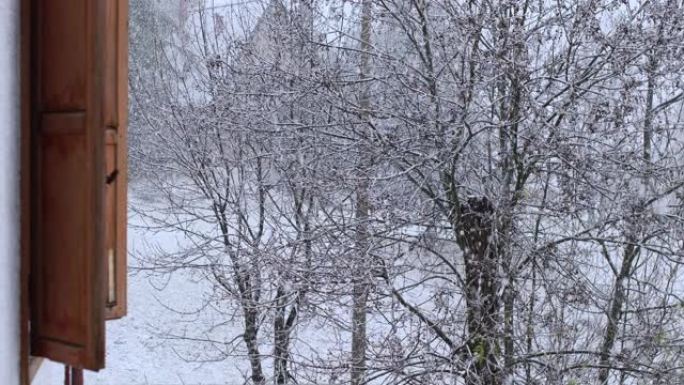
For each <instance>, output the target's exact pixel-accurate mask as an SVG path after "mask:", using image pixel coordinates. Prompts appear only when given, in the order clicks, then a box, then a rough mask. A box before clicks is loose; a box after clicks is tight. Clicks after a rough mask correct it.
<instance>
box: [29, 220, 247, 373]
mask: <svg viewBox="0 0 684 385" xmlns="http://www.w3.org/2000/svg"><path fill="white" fill-rule="evenodd" d="M134 220H135V218H132V221H134ZM168 242H173V238H172V237H170V236H161V237H160V236H159V235H157V236H156V237H154V238H150V237H149V234H145V233H144V232H143V231H140V230H136V228H135V227H131V228H130V230H129V251H131V252H132V253H138V252H144V250H145V249H147V248H148V247H151V246H152V245H156V244H160V243H161V244H164V243H168ZM130 263H131V264H132V265H134V264H135V262H134V261H130ZM158 284H159V285H158ZM204 289H205V287H203V286H202V285H201V284H199V283H197V282H195V281H193V280H191V279H189V278H188V279H183V277H180V276H176V277H175V278H174V279H173V281H172V282H169V284H167V285H164V286H163V288H162V286H161V282H156V281H155V280H154V279H149V278H148V276H147V275H146V274H144V273H138V274H132V275H129V281H128V290H129V295H128V307H129V308H128V315H127V316H126V317H125V318H123V319H121V320H117V321H109V322H107V358H106V365H107V367H106V369H104V370H102V371H100V372H98V373H93V372H88V373H87V374H86V379H85V380H86V383H87V384H88V385H120V384H121V385H123V384H128V385H137V384H149V385H172V384H179V385H180V384H184V385H185V384H187V385H199V384H204V385H208V384H212V385H213V384H225V385H238V384H242V383H243V381H242V374H241V373H240V371H239V370H238V369H237V368H236V364H237V363H236V362H235V361H233V362H231V361H230V360H224V361H221V362H209V363H202V364H199V363H197V362H188V361H186V360H184V359H183V358H182V357H181V356H179V354H180V352H178V350H177V349H178V344H176V343H171V342H169V341H165V340H164V339H162V338H160V337H159V334H158V332H160V331H163V330H164V328H165V327H166V326H168V325H174V324H177V323H178V322H179V317H180V316H179V314H178V313H177V312H175V311H173V310H171V308H175V309H179V308H181V309H182V308H185V309H192V308H193V307H194V306H195V305H196V304H198V303H200V302H201V297H202V294H203V290H204ZM196 322H197V323H198V324H202V319H196ZM63 383H64V367H63V366H62V365H58V364H54V363H45V364H44V365H43V366H42V367H41V369H40V371H39V372H38V375H37V377H36V380H35V381H34V385H62V384H63Z"/></svg>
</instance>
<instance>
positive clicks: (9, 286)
mask: <svg viewBox="0 0 684 385" xmlns="http://www.w3.org/2000/svg"><path fill="white" fill-rule="evenodd" d="M19 20H20V19H19V0H0V381H1V382H2V383H3V384H8V385H19V232H18V229H19V128H20V126H19V107H20V106H19Z"/></svg>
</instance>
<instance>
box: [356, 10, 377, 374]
mask: <svg viewBox="0 0 684 385" xmlns="http://www.w3.org/2000/svg"><path fill="white" fill-rule="evenodd" d="M371 11H372V2H371V0H364V1H363V4H362V9H361V51H362V52H361V61H360V63H359V73H360V77H361V79H367V78H368V75H369V72H370V49H371V45H370V38H371V16H372V15H371ZM359 107H360V109H361V113H360V116H361V120H362V121H368V120H369V109H370V95H369V93H368V91H367V88H365V89H364V91H362V92H361V95H360V98H359ZM364 140H365V139H364V138H359V143H361V145H360V146H359V166H358V167H357V172H358V181H357V185H356V212H355V217H356V252H357V256H358V260H357V263H356V267H357V269H356V273H355V274H354V284H353V288H352V297H353V305H352V307H353V309H352V346H351V385H361V384H364V383H365V381H366V348H367V335H366V327H367V325H366V312H367V308H368V292H369V290H370V283H369V281H368V280H369V277H368V270H369V268H370V264H369V263H368V261H369V255H368V248H369V239H368V218H369V215H370V200H369V191H368V190H369V183H368V177H369V174H370V168H371V164H372V159H371V155H370V153H369V151H370V150H371V149H370V146H368V145H364Z"/></svg>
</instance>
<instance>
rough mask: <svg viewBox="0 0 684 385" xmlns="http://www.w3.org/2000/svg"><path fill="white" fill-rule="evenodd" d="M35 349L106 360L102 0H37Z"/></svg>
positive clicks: (86, 360)
mask: <svg viewBox="0 0 684 385" xmlns="http://www.w3.org/2000/svg"><path fill="white" fill-rule="evenodd" d="M31 5H32V9H31V21H32V23H31V24H32V39H31V42H32V43H31V46H32V51H31V56H32V60H31V62H32V70H33V71H32V73H31V83H32V87H31V90H32V102H31V107H32V108H31V142H30V151H31V153H32V154H31V159H30V164H31V166H30V170H31V180H30V189H31V193H30V196H31V199H30V209H31V210H30V211H31V216H30V222H31V225H30V229H31V230H30V235H31V239H30V246H31V277H30V284H31V287H30V288H31V302H30V305H31V309H30V310H31V311H30V313H31V353H32V354H33V355H37V356H42V357H47V358H49V359H51V360H54V361H59V362H63V363H66V364H68V365H71V366H73V367H75V368H86V369H90V370H99V369H101V368H103V367H104V347H105V346H104V345H105V330H104V313H105V290H104V289H105V288H104V285H103V282H106V270H105V265H104V263H103V259H102V255H104V250H105V247H104V246H105V229H104V220H103V218H104V207H105V202H104V201H105V191H104V189H105V164H104V150H105V146H104V127H103V113H102V101H103V100H104V99H103V96H102V89H103V85H104V81H103V78H104V72H103V63H104V62H103V60H105V56H104V54H103V46H104V41H103V37H104V36H105V31H104V25H105V23H104V21H105V15H106V13H105V1H104V0H60V1H54V0H33V1H32V3H31Z"/></svg>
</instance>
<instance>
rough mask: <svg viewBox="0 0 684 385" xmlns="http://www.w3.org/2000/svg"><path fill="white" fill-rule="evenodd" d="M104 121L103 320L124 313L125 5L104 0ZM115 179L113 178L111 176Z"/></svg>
mask: <svg viewBox="0 0 684 385" xmlns="http://www.w3.org/2000/svg"><path fill="white" fill-rule="evenodd" d="M106 28H107V39H106V45H105V47H106V49H105V50H106V52H107V53H106V55H105V57H106V65H105V73H106V75H105V82H106V86H105V94H106V95H105V96H104V99H103V100H104V103H103V106H104V119H105V120H104V121H105V127H106V128H107V129H106V132H105V136H106V139H105V140H106V151H105V152H106V163H107V175H109V176H112V177H113V179H112V181H111V183H108V184H107V187H106V189H107V192H106V210H107V211H106V212H107V213H106V216H107V217H106V218H107V219H106V233H107V234H106V241H105V242H106V250H105V256H104V258H105V263H106V265H107V266H108V268H109V271H108V287H107V292H108V298H107V312H106V317H107V319H117V318H121V317H123V316H125V315H126V312H127V306H126V304H127V298H126V297H127V244H126V235H127V234H126V228H127V218H128V215H127V199H128V198H127V184H128V183H127V178H128V167H127V141H126V136H127V124H128V2H127V1H117V0H107V22H106ZM114 176H115V177H114Z"/></svg>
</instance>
